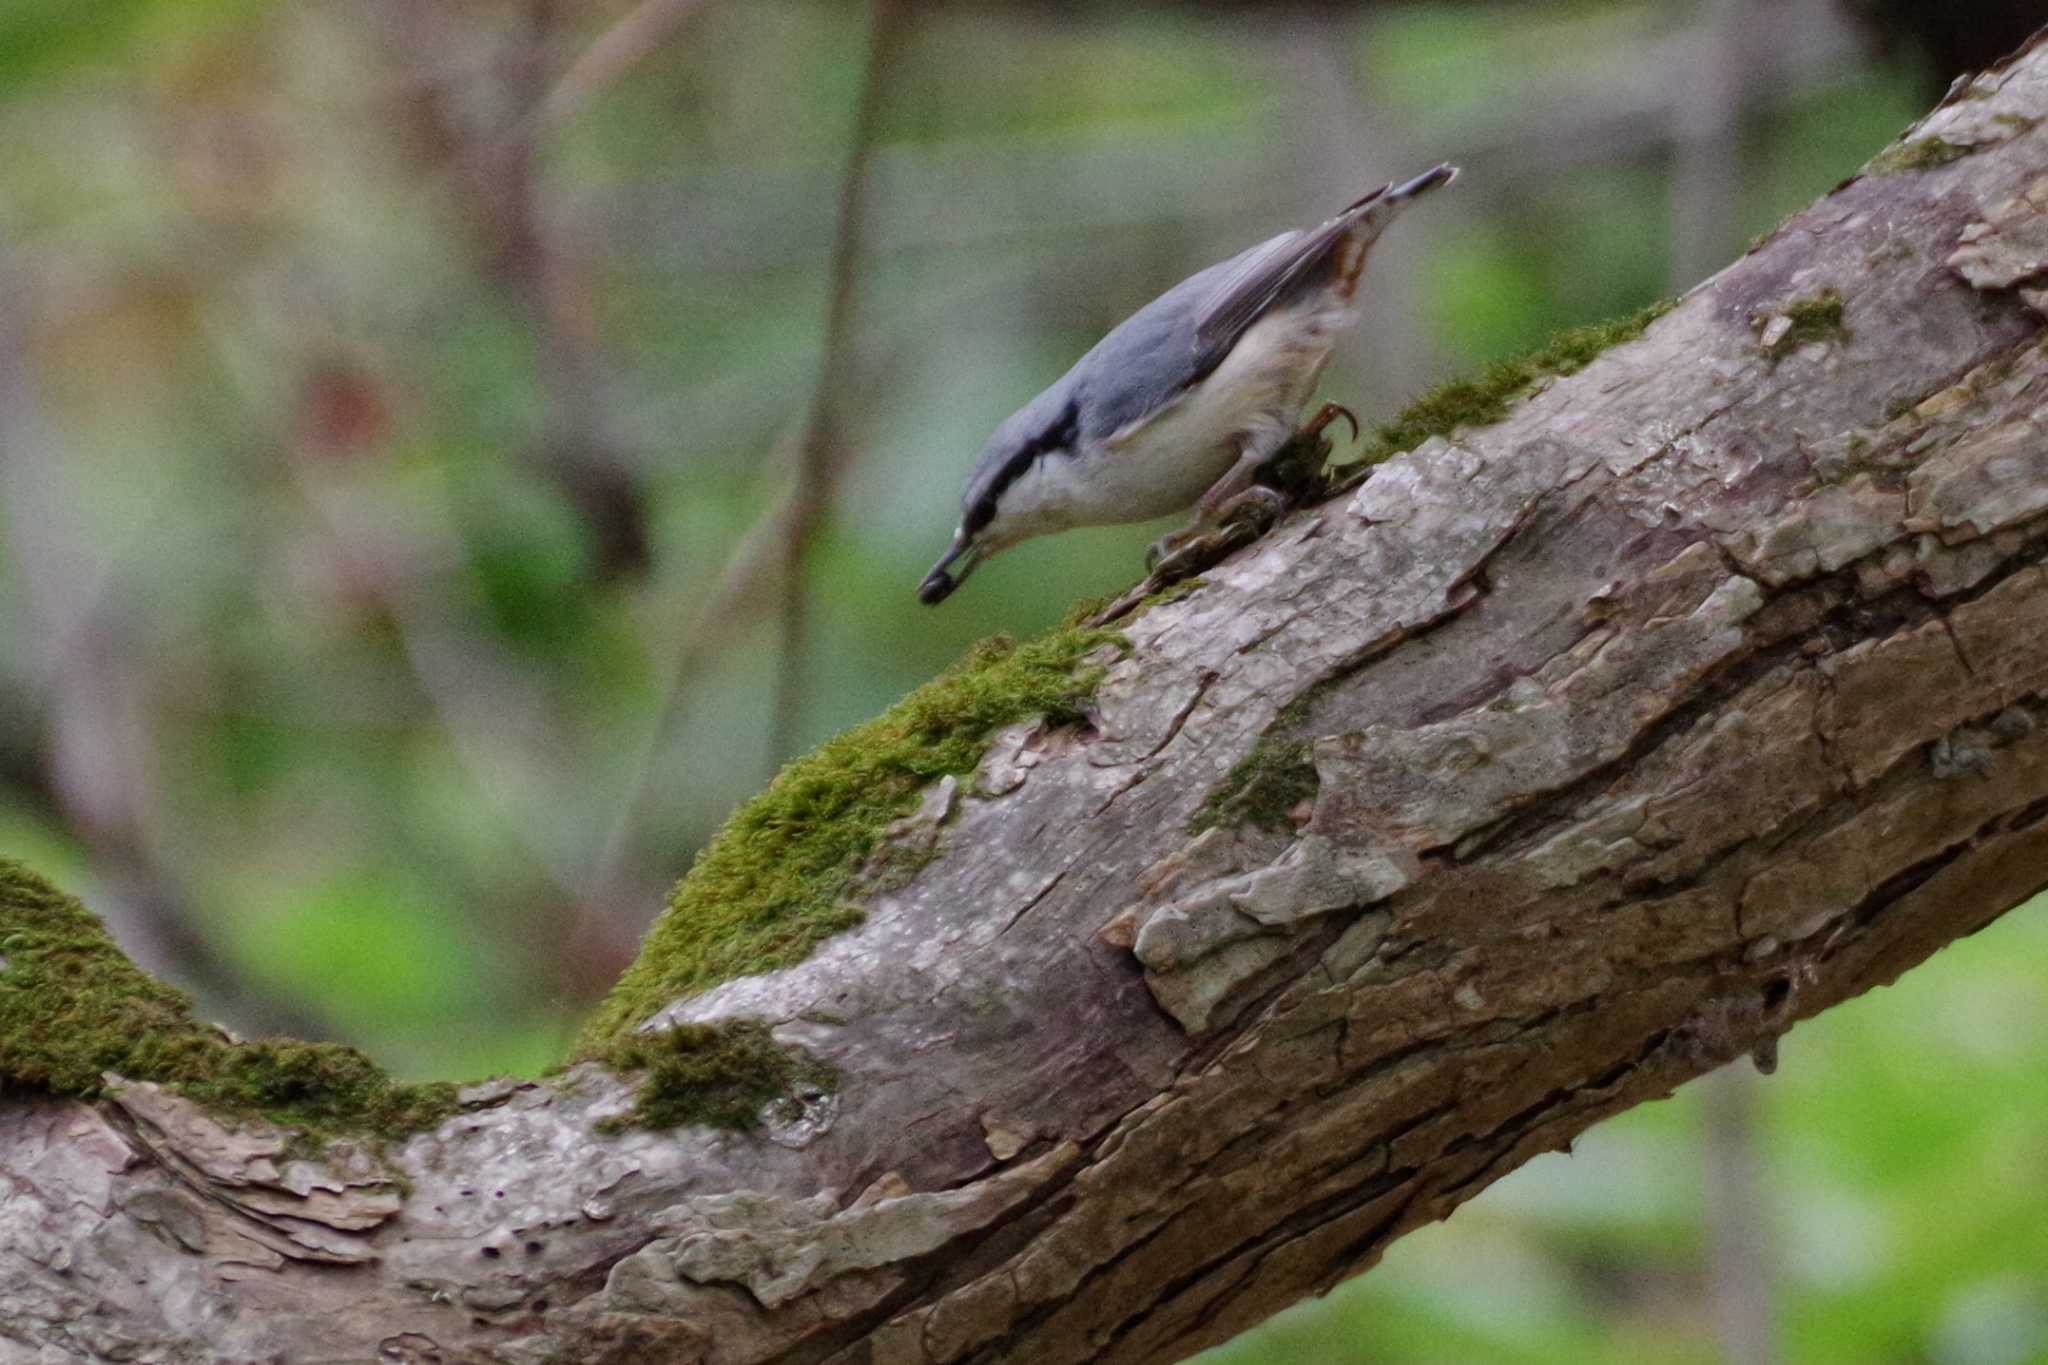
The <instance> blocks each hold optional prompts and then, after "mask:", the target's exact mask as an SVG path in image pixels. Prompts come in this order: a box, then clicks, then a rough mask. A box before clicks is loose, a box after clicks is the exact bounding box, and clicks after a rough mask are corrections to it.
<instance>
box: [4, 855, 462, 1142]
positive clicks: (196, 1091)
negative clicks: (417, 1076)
mask: <svg viewBox="0 0 2048 1365" xmlns="http://www.w3.org/2000/svg"><path fill="white" fill-rule="evenodd" d="M108 1072H113V1073H116V1074H118V1075H121V1076H125V1077H127V1078H129V1079H131V1080H139V1081H156V1082H159V1083H161V1084H163V1085H166V1086H169V1087H171V1088H172V1089H174V1090H177V1091H179V1092H180V1093H182V1094H185V1095H189V1096H191V1097H192V1098H193V1099H195V1100H198V1101H200V1102H201V1103H203V1104H205V1105H206V1106H207V1107H208V1108H210V1109H214V1110H217V1111H225V1112H228V1113H231V1114H245V1115H249V1116H252V1117H260V1118H264V1119H267V1120H270V1121H272V1122H275V1123H279V1124H282V1125H284V1126H286V1127H290V1128H295V1129H297V1130H299V1131H300V1132H302V1133H305V1134H308V1135H310V1136H313V1137H316V1138H317V1137H331V1136H339V1135H342V1134H368V1135H373V1136H380V1137H387V1138H395V1137H399V1136H402V1135H404V1134H406V1133H411V1132H416V1131H418V1130H420V1129H422V1128H427V1127H431V1126H432V1125H433V1124H435V1123H437V1122H439V1121H440V1120H441V1119H443V1118H445V1117H446V1116H448V1115H449V1114H451V1113H453V1112H454V1111H455V1107H456V1106H455V1087H454V1086H452V1085H402V1084H399V1083H398V1082H396V1081H393V1080H392V1079H391V1078H390V1077H389V1076H387V1075H385V1074H384V1073H383V1071H381V1070H380V1069H378V1067H377V1065H376V1064H375V1063H374V1062H372V1061H371V1060H370V1059H369V1058H368V1057H366V1056H364V1055H363V1054H362V1053H361V1052H359V1051H357V1050H356V1049H354V1048H351V1047H343V1046H341V1045H339V1044H335V1043H304V1042H296V1041H292V1040H289V1039H259V1040H256V1041H253V1042H237V1041H235V1040H234V1039H231V1038H229V1037H228V1036H227V1035H226V1034H224V1033H222V1032H221V1031H220V1030H219V1029H217V1028H214V1027H212V1026H211V1025H209V1024H207V1023H205V1022H204V1021H202V1020H200V1019H198V1018H197V1017H195V1016H194V1015H193V1013H192V1002H191V1000H190V999H189V998H188V997H187V996H186V995H185V993H184V992H182V991H180V990H177V989H175V988H174V987H171V986H167V985H165V984H164V983H162V982H161V981H158V980H156V979H154V978H153V977H151V976H150V975H149V974H148V973H146V972H144V971H143V970H142V969H141V968H139V967H137V966H136V965H135V964H134V963H133V962H131V961H129V960H128V956H127V954H125V953H123V952H122V951H121V949H120V947H119V946H118V945H117V944H116V943H115V942H114V940H113V937H112V935H110V934H108V933H107V930H106V926H105V925H103V924H101V923H100V921H99V918H98V917H97V916H96V915H94V914H93V913H92V912H91V911H89V910H87V909H86V908H85V907H84V906H83V905H81V904H79V903H78V901H77V900H75V899H73V898H72V897H70V896H67V895H65V894H64V893H63V892H61V891H59V890H57V889H56V888H55V887H53V886H51V885H50V884H49V883H48V882H46V881H44V880H43V879H42V878H41V877H38V876H37V875H36V874H35V873H33V872H31V871H29V870H28V869H27V868H26V867H23V866H22V865H21V864H20V863H18V862H14V861H12V860H10V859H0V1091H4V1090H7V1089H11V1088H13V1087H16V1086H21V1087H26V1088H32V1089H35V1090H41V1091H46V1092H48V1093H51V1094H57V1095H75V1096H78V1097H80V1098H85V1099H90V1098H92V1097H94V1096H96V1095H98V1094H99V1093H100V1091H101V1089H102V1088H103V1086H104V1084H105V1082H104V1079H103V1077H104V1075H105V1074H106V1073H108Z"/></svg>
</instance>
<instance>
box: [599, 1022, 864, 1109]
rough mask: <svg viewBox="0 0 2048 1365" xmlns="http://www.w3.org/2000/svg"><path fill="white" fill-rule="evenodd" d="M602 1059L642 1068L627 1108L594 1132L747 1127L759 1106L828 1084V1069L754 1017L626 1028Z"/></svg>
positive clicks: (619, 1065)
mask: <svg viewBox="0 0 2048 1365" xmlns="http://www.w3.org/2000/svg"><path fill="white" fill-rule="evenodd" d="M606 1060H607V1061H608V1062H610V1063H611V1064H612V1065H613V1066H615V1067H617V1068H618V1069H620V1070H622V1071H636V1072H640V1073H642V1074H641V1077H640V1085H639V1089H638V1090H637V1092H636V1093H635V1096H634V1106H633V1110H632V1112H631V1113H627V1114H621V1115H619V1116H617V1117H615V1118H609V1119H605V1120H603V1121H602V1122H601V1123H599V1124H598V1130H599V1131H600V1132H607V1133H616V1132H622V1131H624V1130H625V1129H628V1128H673V1127H676V1126H677V1125H678V1124H684V1123H701V1124H707V1125H709V1126H711V1127H713V1128H737V1129H742V1130H744V1129H751V1128H753V1127H754V1126H755V1125H756V1124H757V1123H759V1121H760V1114H761V1110H762V1108H763V1107H764V1106H765V1105H768V1104H770V1103H772V1102H773V1101H775V1100H778V1099H781V1098H783V1097H784V1096H786V1095H788V1094H789V1093H790V1092H791V1091H792V1090H794V1089H795V1088H796V1087H797V1086H798V1085H801V1084H805V1083H809V1084H812V1085H816V1086H820V1087H825V1088H829V1087H830V1086H831V1085H832V1082H833V1075H832V1072H831V1070H830V1069H829V1068H828V1067H826V1066H825V1065H824V1064H823V1063H821V1062H818V1061H816V1060H815V1059H813V1058H812V1057H811V1056H810V1055H809V1054H807V1053H805V1052H803V1051H802V1050H801V1049H798V1048H792V1047H785V1046H783V1045H782V1044H780V1043H778V1042H776V1041H775V1040H774V1039H773V1038H772V1037H770V1036H769V1034H768V1025H767V1024H766V1023H765V1022H764V1021H762V1020H759V1019H734V1020H730V1021H727V1022H725V1023H721V1024H678V1025H677V1026H676V1027H674V1028H671V1029H665V1030H663V1031H662V1032H660V1033H646V1034H632V1035H629V1036H628V1037H627V1038H625V1039H624V1040H622V1041H621V1042H619V1043H617V1044H615V1045H614V1046H613V1047H612V1048H611V1050H610V1052H609V1054H608V1055H607V1057H606Z"/></svg>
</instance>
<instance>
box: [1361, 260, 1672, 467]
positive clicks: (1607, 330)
mask: <svg viewBox="0 0 2048 1365" xmlns="http://www.w3.org/2000/svg"><path fill="white" fill-rule="evenodd" d="M1676 306H1677V300H1676V299H1665V300H1663V301H1661V302H1658V303H1653V304H1651V305H1650V306H1649V307H1647V308H1645V309H1643V310H1642V311H1640V312H1637V313H1634V314H1632V315H1630V316H1628V317H1625V318H1615V319H1614V320H1613V321H1611V322H1603V323H1597V324H1595V325H1593V326H1590V327H1573V328H1570V329H1568V330H1566V331H1563V332H1559V333H1558V334H1557V335H1556V336H1554V337H1552V338H1551V339H1550V340H1549V341H1547V342H1545V343H1544V344H1543V345H1542V346H1539V347H1538V348H1537V349H1535V350H1533V351H1531V352H1529V353H1528V354H1527V355H1524V356H1520V357H1518V358H1516V359H1513V360H1496V361H1495V362H1493V364H1491V365H1489V366H1487V367H1486V370H1485V372H1484V373H1483V374H1481V375H1479V376H1478V377H1477V378H1474V379H1453V380H1451V381H1450V382H1448V383H1444V384H1439V385H1437V386H1436V387H1435V388H1433V389H1431V390H1429V391H1428V392H1427V393H1425V394H1423V395H1422V397H1420V398H1418V399H1416V400H1415V401H1414V402H1413V403H1410V404H1409V405H1408V406H1407V407H1405V408H1403V409H1402V410H1401V411H1400V413H1399V414H1398V415H1397V416H1395V418H1394V419H1393V420H1392V421H1391V422H1387V423H1385V424H1384V425H1382V426H1381V427H1380V428H1379V429H1378V431H1376V432H1375V433H1374V434H1373V437H1372V440H1371V441H1370V442H1369V443H1368V445H1367V446H1366V449H1365V453H1364V455H1363V456H1362V457H1361V458H1362V460H1363V462H1364V463H1365V464H1368V465H1373V464H1378V463H1379V462H1380V461H1382V460H1386V459H1391V458H1392V457H1394V456H1396V455H1399V454H1402V453H1403V452H1405V451H1410V450H1413V449H1415V448H1416V447H1417V446H1419V445H1421V444H1422V443H1423V442H1424V441H1427V440H1428V439H1429V438H1430V437H1432V436H1449V435H1450V434H1451V433H1452V432H1454V431H1456V430H1457V429H1458V428H1459V427H1483V426H1491V425H1492V424H1493V423H1495V422H1498V421H1500V420H1501V419H1502V418H1504V417H1506V416H1507V415H1508V412H1509V411H1510V410H1511V409H1512V408H1513V407H1514V404H1515V400H1516V399H1518V398H1521V397H1523V396H1524V395H1526V394H1527V393H1528V392H1529V391H1530V390H1531V389H1533V388H1535V387H1536V386H1537V385H1538V384H1540V383H1542V382H1543V381H1544V380H1546V379H1551V378H1555V377H1560V376H1563V375H1571V374H1577V373H1578V372H1579V371H1580V370H1583V369H1585V368H1586V366H1588V365H1590V364H1592V363H1593V360H1594V358H1595V357H1597V356H1598V355H1600V354H1601V352H1603V351H1607V350H1611V349H1612V348H1614V347H1616V346H1619V345H1621V344H1623V343H1624V342H1629V341H1634V340H1635V339H1636V338H1637V337H1639V336H1641V335H1642V334H1643V332H1644V330H1645V329H1647V328H1648V327H1649V325H1650V324H1651V323H1653V322H1655V321H1656V320H1657V319H1658V318H1661V317H1663V316H1664V315H1665V314H1666V313H1668V312H1670V311H1671V310H1672V308H1674V307H1676Z"/></svg>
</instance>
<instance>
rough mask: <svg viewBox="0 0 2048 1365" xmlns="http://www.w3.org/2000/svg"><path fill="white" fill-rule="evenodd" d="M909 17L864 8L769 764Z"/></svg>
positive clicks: (840, 466) (895, 6)
mask: <svg viewBox="0 0 2048 1365" xmlns="http://www.w3.org/2000/svg"><path fill="white" fill-rule="evenodd" d="M909 13H910V8H909V5H908V4H907V3H906V0H871V3H870V5H869V9H868V62H867V72H866V74H865V76H864V77H863V78H862V80H861V89H860V100H859V102H858V104H857V105H856V106H855V108H854V117H853V135H852V140H851V143H850V145H849V147H848V150H847V154H846V167H845V170H844V171H843V172H842V173H841V175H840V178H839V209H838V215H839V216H838V228H837V230H836V231H835V233H834V234H833V241H832V262H831V266H830V269H829V272H828V276H829V279H830V281H831V284H830V291H831V292H830V295H829V302H828V304H827V310H826V315H825V337H824V343H823V346H822V348H821V352H820V357H819V362H818V384H817V388H816V389H815V390H814V391H813V393H812V395H811V411H810V419H809V421H808V423H807V424H806V426H805V428H804V434H803V437H802V439H801V440H800V442H799V443H798V446H797V467H796V484H795V487H794V489H793V491H792V494H791V506H790V515H789V521H788V538H787V540H785V541H784V544H783V559H782V610H781V616H782V662H781V667H780V668H778V669H777V670H776V680H775V709H774V712H773V713H772V719H771V721H770V724H769V730H768V753H769V759H770V765H771V766H773V765H775V764H779V763H781V762H782V760H783V759H784V758H786V757H788V755H789V750H790V748H791V746H792V744H793V743H794V742H795V738H796V712H797V707H798V705H799V703H800V702H801V701H802V699H803V681H804V676H805V674H806V673H807V672H808V671H809V669H808V659H807V658H806V655H807V653H808V651H809V645H810V639H809V636H810V603H809V594H808V590H807V588H806V586H805V584H804V579H803V562H804V557H805V556H806V555H807V554H808V553H809V551H810V549H811V544H812V542H813V541H814V540H815V539H816V538H817V534H818V531H819V530H820V529H821V528H822V527H823V526H824V524H825V520H826V518H827V517H828V516H829V515H830V512H831V507H832V497H833V494H834V493H835V492H836V491H837V488H838V483H839V477H840V475H841V474H842V473H843V472H844V469H845V464H846V460H845V455H846V442H845V413H844V404H845V399H846V395H847V391H848V389H849V387H850V384H851V381H852V377H853V345H852V331H853V309H854V300H855V295H856V293H857V284H858V273H859V267H860V258H861V256H862V255H863V254H864V252H865V249H866V246H867V191H868V162H869V159H870V156H871V154H872V153H873V151H874V146H875V134H876V130H877V127H878V125H879V124H880V121H881V111H882V103H883V95H884V93H885V91H886V89H887V86H888V81H889V76H890V70H891V67H892V65H893V59H894V56H895V51H896V46H897V43H898V41H899V40H900V39H901V37H902V34H903V28H904V21H905V20H906V19H907V18H908V16H909Z"/></svg>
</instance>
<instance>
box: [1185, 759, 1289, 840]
mask: <svg viewBox="0 0 2048 1365" xmlns="http://www.w3.org/2000/svg"><path fill="white" fill-rule="evenodd" d="M1320 786H1321V779H1320V778H1318V777H1317V776H1316V765H1315V752H1314V742H1313V741H1312V740H1309V739H1305V738H1301V737H1298V736H1287V737H1282V736H1275V735H1268V736H1267V737H1266V738H1264V739H1262V740H1260V741H1259V742H1258V743H1257V744H1255V745H1253V746H1252V751H1251V752H1250V753H1248V754H1246V755H1245V756H1244V757H1243V758H1242V759H1240V760H1238V763H1237V766H1235V767H1233V768H1232V769H1231V770H1230V771H1229V772H1228V773H1226V774H1224V777H1223V780H1222V781H1221V782H1219V783H1217V784H1216V790H1215V791H1212V792H1210V793H1209V799H1208V800H1207V801H1205V802H1203V803H1202V808H1201V809H1200V810H1199V811H1196V812H1195V818H1194V819H1193V820H1191V821H1189V822H1188V828H1189V830H1190V831H1191V832H1193V833H1197V834H1199V833H1201V832H1202V831H1203V830H1205V829H1217V828H1220V827H1223V826H1228V825H1256V826H1258V827H1259V828H1260V829H1271V830H1291V829H1293V828H1294V820H1293V812H1294V809H1295V807H1297V806H1299V805H1300V804H1301V803H1302V802H1303V801H1312V800H1314V799H1315V795H1316V791H1317V789H1318V788H1319V787H1320Z"/></svg>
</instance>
